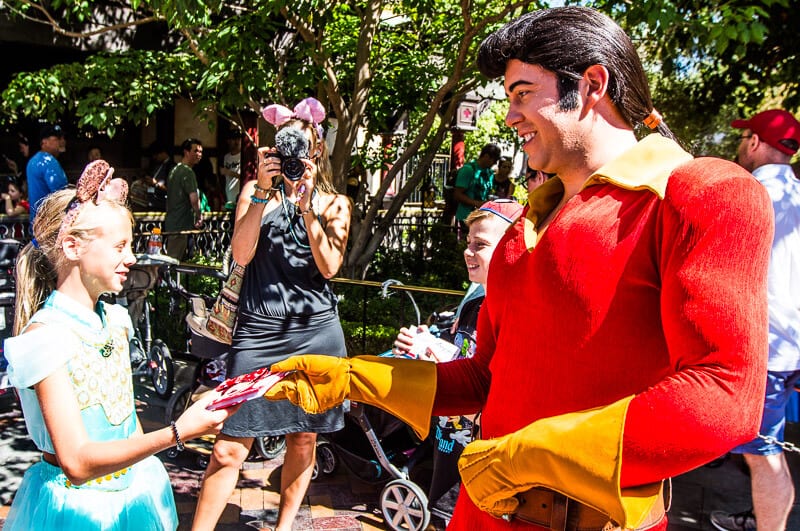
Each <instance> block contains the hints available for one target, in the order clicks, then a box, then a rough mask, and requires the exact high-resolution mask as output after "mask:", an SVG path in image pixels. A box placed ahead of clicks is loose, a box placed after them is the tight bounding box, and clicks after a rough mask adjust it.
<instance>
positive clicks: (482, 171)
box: [453, 144, 500, 235]
mask: <svg viewBox="0 0 800 531" xmlns="http://www.w3.org/2000/svg"><path fill="white" fill-rule="evenodd" d="M499 159H500V148H499V147H497V144H486V145H485V146H483V149H481V154H480V155H479V156H478V158H477V159H473V160H471V161H469V162H467V163H466V164H464V165H463V166H462V167H461V169H459V170H458V174H457V175H456V186H455V189H454V190H453V198H454V199H455V200H456V203H457V204H458V207H457V208H456V222H457V223H458V228H459V234H464V235H466V234H467V232H469V229H467V227H466V225H465V224H464V220H465V219H467V216H469V214H470V212H472V211H473V210H475V209H476V208H478V207H479V206H481V205H482V204H484V203H485V202H486V201H488V200H489V195H490V194H491V193H492V186H493V182H492V176H493V175H494V173H493V172H492V166H494V165H495V164H496V163H497V161H498V160H499Z"/></svg>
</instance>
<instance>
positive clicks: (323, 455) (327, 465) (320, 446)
mask: <svg viewBox="0 0 800 531" xmlns="http://www.w3.org/2000/svg"><path fill="white" fill-rule="evenodd" d="M337 466H339V458H337V457H336V452H334V450H333V445H332V444H331V443H329V442H328V441H320V442H318V443H317V463H316V467H317V468H319V472H321V473H323V474H325V475H326V476H330V475H331V474H333V473H334V472H336V467H337Z"/></svg>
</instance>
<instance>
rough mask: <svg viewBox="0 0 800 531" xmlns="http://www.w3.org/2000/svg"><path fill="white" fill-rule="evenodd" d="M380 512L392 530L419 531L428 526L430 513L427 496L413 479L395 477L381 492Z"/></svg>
mask: <svg viewBox="0 0 800 531" xmlns="http://www.w3.org/2000/svg"><path fill="white" fill-rule="evenodd" d="M381 513H383V519H384V520H386V524H387V525H388V526H389V528H391V529H393V530H394V531H399V530H404V531H406V530H408V531H420V530H422V529H425V528H426V527H428V524H429V523H430V521H431V513H430V511H429V510H428V497H427V496H426V495H425V493H424V492H422V489H421V488H420V487H419V486H418V485H417V484H416V483H414V482H413V481H409V480H407V479H395V480H392V481H390V482H389V483H387V484H386V486H385V487H384V488H383V491H382V492H381Z"/></svg>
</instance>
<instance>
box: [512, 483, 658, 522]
mask: <svg viewBox="0 0 800 531" xmlns="http://www.w3.org/2000/svg"><path fill="white" fill-rule="evenodd" d="M517 499H518V500H519V507H518V508H517V512H516V513H514V514H513V515H512V516H511V518H515V519H518V520H522V521H523V522H528V523H530V524H536V525H539V526H542V527H546V528H548V529H551V530H552V531H615V530H619V529H620V527H619V526H618V525H617V524H615V523H614V522H612V521H611V520H610V519H609V518H608V516H607V515H605V514H603V513H601V512H600V511H597V510H595V509H592V508H591V507H589V506H588V505H584V504H582V503H580V502H577V501H575V500H572V499H570V498H567V497H566V496H564V495H563V494H560V493H558V492H555V491H552V490H549V489H543V488H533V489H530V490H528V491H526V492H523V493H521V494H517ZM664 515H665V510H664V497H663V495H661V496H659V497H658V498H657V499H656V503H655V504H654V505H653V508H652V509H650V512H649V513H648V514H647V518H645V520H644V522H643V523H642V525H641V526H640V527H637V528H636V529H637V531H640V530H641V531H644V530H646V529H650V528H651V527H653V526H654V525H656V524H658V523H660V522H661V519H662V518H664Z"/></svg>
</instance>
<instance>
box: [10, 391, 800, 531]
mask: <svg viewBox="0 0 800 531" xmlns="http://www.w3.org/2000/svg"><path fill="white" fill-rule="evenodd" d="M137 398H138V399H139V402H138V404H139V414H140V417H141V418H142V421H143V424H144V426H145V429H146V430H149V429H153V428H157V427H160V426H162V425H163V420H162V419H163V411H164V410H163V402H162V401H159V400H158V399H157V397H154V396H152V394H151V393H150V392H149V391H148V390H147V389H145V388H139V387H137ZM0 433H2V434H3V435H2V437H0V529H2V521H3V520H4V518H5V516H6V514H7V512H8V508H9V505H10V503H11V499H12V497H13V494H14V492H15V491H16V488H17V486H18V484H19V480H20V478H21V476H22V473H23V472H24V470H25V469H26V468H27V467H28V466H30V464H31V463H32V462H34V461H35V460H36V459H38V456H39V454H38V453H37V452H36V451H35V448H33V446H32V444H31V443H30V441H29V440H28V439H27V437H26V434H25V427H24V422H23V420H22V416H21V414H20V413H19V412H18V411H10V412H5V413H0ZM787 438H788V440H790V441H793V442H795V443H796V444H797V443H798V442H800V424H789V429H788V437H787ZM159 457H161V459H162V461H163V462H164V464H165V466H166V467H167V470H168V472H169V474H170V477H171V479H172V485H173V488H174V491H175V499H176V502H177V506H178V512H179V516H180V527H179V531H183V530H188V529H190V527H191V520H192V514H193V511H194V509H195V505H196V502H197V493H198V492H199V488H200V481H201V479H202V474H203V466H201V465H202V463H198V459H197V457H198V454H197V453H196V452H194V451H190V450H187V451H185V452H183V453H182V454H180V455H178V456H176V457H175V458H170V457H168V456H167V455H166V453H163V454H161V455H160V456H159ZM788 457H789V461H790V465H791V467H792V470H793V473H794V477H795V483H796V484H797V486H798V492H800V454H797V453H793V454H788ZM281 464H282V457H278V458H277V459H273V460H271V461H263V460H260V461H258V460H257V461H251V462H247V463H245V465H244V467H243V470H242V474H241V476H240V480H239V483H238V485H237V489H236V490H235V492H234V493H233V495H232V496H231V498H230V499H229V501H228V506H227V507H226V509H225V512H224V513H223V516H222V519H221V520H220V523H219V525H218V527H217V529H218V530H219V531H236V530H241V531H247V530H249V531H252V530H253V529H268V528H270V526H272V525H274V524H275V519H276V516H277V514H276V507H277V504H278V485H279V484H280V470H281ZM380 492H381V486H380V485H371V484H368V483H365V482H363V481H361V480H359V479H358V478H357V477H356V476H355V475H354V474H352V473H350V472H348V470H347V469H346V467H345V466H339V468H338V470H337V471H336V472H335V473H334V474H332V475H330V476H324V475H323V476H321V477H320V478H318V479H317V480H315V481H313V482H312V484H311V487H310V489H309V491H308V493H307V496H306V498H305V500H304V503H303V505H302V507H301V510H300V513H299V515H298V518H297V520H296V522H295V527H294V529H295V530H297V531H301V530H322V529H325V530H341V531H344V530H347V531H366V530H376V529H388V528H387V527H386V525H385V523H384V521H383V518H382V516H381V512H380V509H379V498H380ZM749 495H750V494H749V479H748V477H747V475H746V467H744V465H743V464H742V461H741V459H740V458H737V457H730V458H728V459H726V460H724V461H723V462H722V463H721V464H720V466H718V467H716V468H712V467H708V466H705V467H701V468H699V469H697V470H694V471H692V472H689V473H687V474H684V475H682V476H679V477H677V478H674V479H673V501H672V506H671V509H670V511H669V516H670V525H669V530H670V531H689V530H697V529H701V530H711V529H713V527H712V526H711V524H710V523H709V521H708V515H709V514H710V513H711V511H713V510H717V509H723V510H731V511H734V510H735V511H739V510H743V509H746V508H747V507H749V504H750V501H749V499H750V498H749ZM798 505H799V504H798V503H796V504H795V508H794V510H793V512H792V516H791V519H790V522H789V526H788V529H789V530H800V508H799V507H798ZM443 528H444V523H443V522H442V521H441V520H436V519H434V520H433V522H432V524H431V525H430V526H429V528H428V529H429V530H434V531H439V530H441V529H443Z"/></svg>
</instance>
